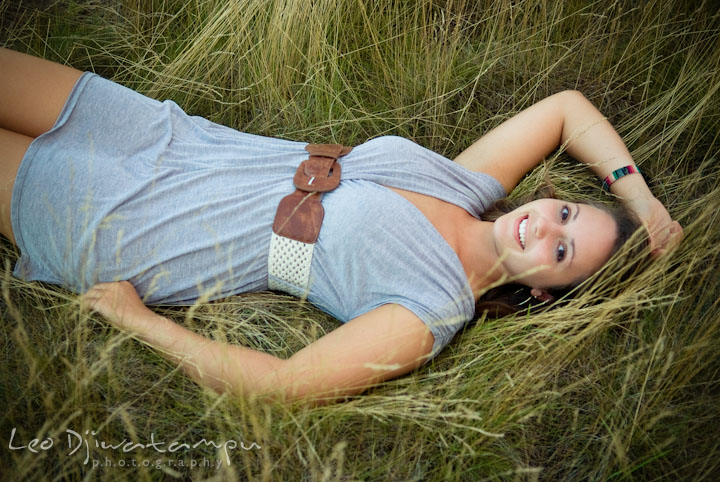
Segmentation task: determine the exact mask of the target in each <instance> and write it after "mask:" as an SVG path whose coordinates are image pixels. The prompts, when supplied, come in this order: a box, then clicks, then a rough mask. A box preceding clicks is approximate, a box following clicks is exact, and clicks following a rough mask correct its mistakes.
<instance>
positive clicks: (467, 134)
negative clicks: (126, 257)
mask: <svg viewBox="0 0 720 482" xmlns="http://www.w3.org/2000/svg"><path fill="white" fill-rule="evenodd" d="M45 3H48V4H50V5H49V6H48V7H44V4H45ZM18 4H19V6H18ZM0 19H1V20H0V44H1V45H4V46H9V47H11V48H14V49H17V50H20V51H24V52H28V53H32V54H35V55H39V56H42V57H45V58H49V59H52V60H56V61H60V62H66V63H69V64H71V65H73V66H74V67H76V68H79V69H87V70H93V71H95V72H97V73H99V74H101V75H103V76H105V77H108V78H111V79H112V80H115V81H117V82H119V83H121V84H123V85H127V86H129V87H131V88H134V89H136V90H138V91H140V92H142V93H144V94H146V95H149V96H152V97H154V98H158V99H166V98H170V99H173V100H175V101H176V102H177V103H178V104H180V105H181V106H182V107H183V108H184V109H185V110H186V111H187V112H189V113H191V114H197V115H202V116H205V117H207V118H209V119H211V120H213V121H216V122H220V123H222V124H225V125H229V126H231V127H234V128H237V129H241V130H244V131H248V132H252V133H256V134H263V135H272V136H279V137H284V138H290V139H295V140H306V141H313V142H339V143H343V144H347V145H354V144H359V143H361V142H363V141H365V140H367V139H369V138H371V137H375V136H378V135H383V134H397V135H401V136H405V137H409V138H411V139H413V140H414V141H416V142H418V143H419V144H421V145H424V146H425V147H428V148H430V149H433V150H436V151H437V152H440V153H441V154H444V155H446V156H448V157H450V158H452V157H454V156H455V155H457V154H458V153H459V152H461V151H462V150H463V149H464V148H465V147H467V146H468V145H470V144H471V143H472V142H473V141H474V140H475V139H476V138H478V137H479V136H480V135H482V134H483V132H485V131H487V130H488V129H490V128H492V127H493V126H495V125H497V124H498V123H499V122H501V121H502V120H504V119H506V118H508V117H509V116H511V115H512V114H514V113H516V112H518V111H519V110H521V109H523V108H524V107H527V106H529V105H530V104H532V103H533V102H535V101H537V100H539V99H541V98H543V97H545V96H547V95H549V94H551V93H554V92H557V91H560V90H563V89H568V88H571V89H579V90H581V91H582V92H583V93H584V94H585V95H586V96H587V97H588V98H589V99H590V100H592V101H593V102H594V103H595V104H596V105H597V106H598V107H599V108H600V109H601V110H602V111H603V112H604V113H605V114H606V115H607V116H608V118H609V119H610V120H611V121H612V122H613V123H614V125H615V126H616V127H617V129H618V131H619V132H620V134H621V135H622V136H623V139H625V141H626V143H627V144H628V146H629V148H630V150H631V152H632V153H633V156H634V158H635V160H636V161H637V162H638V164H639V165H640V166H641V168H642V169H643V172H645V173H646V174H647V177H648V178H649V179H650V180H651V188H652V189H653V190H654V192H655V194H656V195H657V196H658V198H659V199H660V200H662V201H663V202H664V203H666V205H667V206H668V207H669V209H670V211H671V213H672V214H673V216H674V217H675V218H677V219H679V220H680V222H681V223H682V224H683V226H684V227H685V233H686V237H685V240H684V242H683V244H682V245H681V246H680V248H679V249H678V250H677V252H676V253H675V254H674V255H673V256H672V257H670V258H667V259H664V260H662V261H660V262H658V263H656V264H655V265H654V266H653V267H652V268H651V269H649V270H647V271H645V272H644V273H643V274H642V275H639V276H636V277H634V278H633V279H631V280H629V281H624V282H618V280H617V277H615V276H613V275H612V273H611V274H601V275H599V276H598V278H597V279H596V280H595V281H594V282H593V289H592V290H591V291H590V292H589V293H587V294H585V295H583V296H581V297H580V298H578V299H576V300H575V301H574V302H572V303H571V304H569V305H568V306H566V307H563V308H561V309H559V310H556V311H553V312H550V313H547V314H543V315H536V316H533V317H526V316H515V317H508V318H504V319H500V320H485V319H483V320H480V321H479V322H478V323H477V324H474V325H472V326H469V327H468V328H467V329H466V330H465V331H464V332H463V333H462V334H460V335H459V336H458V337H456V339H455V341H454V342H453V343H452V344H451V345H450V346H448V347H447V348H446V349H445V350H444V352H443V353H442V354H441V355H440V356H439V357H438V358H437V359H436V360H434V361H433V362H432V363H431V364H429V365H428V366H425V367H423V368H422V369H420V370H418V371H417V372H415V373H413V374H411V375H409V376H406V377H403V378H400V379H397V380H393V381H390V382H388V383H385V384H383V385H382V386H380V387H378V388H376V389H373V390H371V391H370V392H368V393H367V394H365V395H362V396H358V397H355V398H353V399H351V400H349V401H348V402H345V403H342V404H336V405H332V406H327V407H322V408H313V409H307V408H301V407H282V406H274V405H267V404H264V405H263V404H256V403H252V402H248V401H246V400H236V399H230V398H228V397H226V396H217V395H215V394H214V393H211V392H209V391H206V390H203V389H201V388H199V387H198V386H197V385H195V384H194V383H193V382H192V381H190V380H189V379H187V378H186V377H185V376H184V375H182V374H181V373H180V372H179V371H178V370H177V369H175V367H174V366H173V365H172V364H171V363H169V362H166V361H165V360H164V359H163V358H162V357H161V355H160V354H158V353H157V352H155V351H153V350H152V349H150V348H148V347H147V346H145V345H143V344H141V343H138V342H136V341H134V340H132V339H130V338H128V337H127V336H126V335H124V334H121V333H120V332H119V331H117V330H115V329H114V328H112V327H110V326H108V325H107V324H105V323H104V322H103V321H102V320H101V319H100V318H99V317H96V316H92V317H88V316H86V315H82V314H80V313H79V312H78V311H77V309H76V305H74V304H73V303H72V302H73V300H74V295H73V294H71V293H69V292H67V291H64V290H62V289H61V288H58V287H55V286H49V285H42V284H39V283H26V282H23V281H21V280H18V279H15V278H13V277H12V276H11V269H12V266H13V263H14V261H15V259H16V257H17V252H16V251H15V249H14V248H13V247H12V246H11V245H10V244H9V243H6V242H5V243H3V244H2V261H3V264H2V267H3V273H2V274H1V276H0V287H1V290H0V291H1V292H2V300H3V301H2V306H1V311H0V314H1V316H2V330H0V357H1V359H2V370H0V406H2V407H4V410H3V413H2V417H0V441H1V442H2V445H3V447H2V449H0V450H1V452H0V453H1V454H2V459H0V467H2V469H0V470H1V472H2V474H3V479H4V480H81V479H86V478H87V479H90V480H95V479H99V480H117V479H120V480H126V479H127V480H149V479H153V480H166V479H167V480H169V479H173V478H186V479H189V478H192V479H212V480H225V479H229V480H234V479H235V478H241V479H253V480H255V479H260V480H265V479H268V480H297V479H310V480H356V479H361V480H400V479H402V480H408V479H409V480H508V481H511V480H512V481H516V480H523V481H524V480H548V481H555V480H578V481H584V480H612V481H622V480H646V481H658V480H669V481H675V480H693V481H701V480H707V481H712V480H716V478H717V476H718V474H720V442H719V440H720V438H719V437H718V435H719V433H720V430H719V429H718V426H719V423H720V375H718V371H719V370H720V306H719V304H720V301H718V300H719V299H720V288H719V286H720V273H719V271H718V267H719V266H720V263H719V261H720V260H719V259H718V257H719V256H720V219H718V214H717V213H718V212H719V210H720V193H719V192H718V188H717V186H718V183H719V182H720V165H719V163H718V147H720V140H719V138H718V135H719V133H720V129H719V127H720V93H719V92H718V89H719V88H720V14H719V13H718V10H717V8H716V7H713V2H710V1H706V2H678V1H665V2H653V1H650V2H612V3H611V2H600V1H597V2H581V1H577V0H569V1H565V2H548V1H540V0H538V1H519V2H513V3H510V2H475V1H451V0H448V1H435V2H430V1H415V2H412V1H399V0H398V1H390V0H378V1H375V2H363V1H359V0H321V1H316V2H302V1H299V0H298V1H287V2H281V1H264V0H242V1H237V2H225V1H218V0H204V1H201V0H189V1H183V2H181V1H172V0H166V1H159V0H155V1H140V0H134V1H126V2H119V1H97V0H96V1H90V0H88V1H82V2H71V1H59V2H39V1H31V2H17V1H6V0H0ZM0 68H1V66H0ZM546 176H547V177H549V178H550V180H552V181H553V182H554V183H555V184H556V186H557V188H558V191H559V192H560V193H561V194H563V195H565V196H568V197H572V198H579V199H587V198H592V199H598V200H601V201H607V200H608V199H609V197H608V196H606V195H603V194H602V193H601V192H600V189H599V182H598V181H597V180H595V179H593V178H592V176H590V175H589V174H588V173H587V172H586V171H585V170H584V169H583V168H582V167H578V166H577V165H576V163H573V162H571V161H569V160H568V158H567V157H566V156H565V155H564V154H563V153H558V154H557V155H553V156H552V157H551V158H550V159H548V161H547V162H546V163H544V164H543V165H542V166H540V167H539V168H538V169H536V170H535V171H534V172H533V173H531V174H530V175H529V176H528V177H526V178H525V180H524V181H523V182H522V184H521V185H520V186H519V188H518V190H517V191H518V192H519V193H522V192H527V191H529V190H532V189H533V188H534V187H535V186H537V185H538V183H539V182H541V181H542V180H543V179H544V178H545V177H546ZM610 271H611V272H612V270H610ZM598 299H600V300H603V301H602V302H601V303H594V302H593V301H595V300H598ZM158 311H159V312H161V313H164V314H166V315H168V316H170V317H172V318H173V319H175V320H177V321H179V322H181V323H186V324H187V325H188V326H190V327H192V328H193V329H195V330H197V331H198V332H201V333H204V334H206V335H208V336H212V337H216V338H220V339H225V340H228V341H230V342H233V343H239V344H242V345H246V346H251V347H255V348H258V349H262V350H265V351H269V352H272V353H275V354H277V355H280V356H287V355H288V354H290V353H293V352H294V351H296V350H297V349H299V348H300V347H302V346H304V345H306V344H307V343H310V342H311V341H312V340H314V339H316V338H317V337H319V336H321V335H322V334H323V333H326V332H327V331H329V330H332V329H333V327H334V326H336V322H335V321H334V320H332V319H330V318H329V317H328V316H326V315H324V314H322V313H321V312H319V311H318V310H316V309H314V308H312V307H311V306H308V305H306V304H302V303H300V302H297V301H295V300H293V299H292V298H290V297H284V296H279V295H272V294H268V293H260V294H253V295H242V296H237V297H234V298H232V299H229V300H227V301H225V302H220V303H213V304H205V305H201V306H196V307H193V308H191V309H185V308H174V309H164V308H162V309H161V308H158ZM239 369H242V367H239ZM14 427H15V428H17V432H16V435H15V445H18V444H20V443H22V444H24V445H27V443H28V442H29V441H30V440H31V439H32V438H39V439H41V440H42V439H45V438H46V437H52V438H53V439H54V440H55V445H54V446H53V447H52V448H50V449H48V450H46V451H42V450H41V451H40V453H31V452H30V451H29V450H27V449H25V450H10V449H9V447H8V442H9V438H10V433H11V430H12V429H13V428H14ZM66 429H71V430H74V431H75V432H78V433H81V434H83V433H84V432H85V431H86V430H89V431H95V432H97V434H98V435H97V436H96V437H95V438H88V441H89V443H90V445H89V450H90V461H89V463H88V464H87V465H85V464H83V460H84V458H85V454H84V451H83V450H79V451H78V452H77V453H75V454H73V455H68V452H69V450H68V448H67V437H66ZM151 434H153V437H154V439H155V440H156V441H163V442H165V444H166V445H164V446H162V447H167V444H169V443H170V442H171V441H178V442H185V443H189V444H194V443H196V442H198V441H200V440H201V439H203V438H205V439H206V440H212V441H216V442H218V443H221V442H224V441H227V440H235V441H237V442H238V443H239V442H240V441H243V442H244V443H245V446H246V447H247V446H249V445H250V444H251V443H252V442H255V443H256V444H259V445H260V446H261V448H260V449H256V448H253V449H251V450H242V449H240V448H238V449H236V450H231V453H230V455H231V461H232V464H231V465H228V464H226V463H223V466H222V467H221V468H220V469H217V470H216V468H215V466H214V465H213V467H196V468H193V469H190V468H184V467H177V466H175V467H168V465H169V464H170V463H171V462H175V463H178V461H181V460H182V461H185V462H186V463H190V461H191V460H196V461H197V462H198V463H201V462H202V459H203V458H205V459H207V460H208V461H212V462H213V464H214V463H215V461H217V460H221V461H222V460H224V453H223V452H222V450H216V449H213V448H203V447H202V446H200V447H197V448H193V449H190V450H187V451H183V450H180V451H178V452H176V453H159V452H157V451H156V450H153V449H152V448H151V447H150V448H146V449H138V450H134V451H132V452H129V453H123V452H122V451H121V450H103V449H101V448H96V447H95V446H94V440H95V439H97V440H98V441H105V442H106V443H111V444H117V443H120V442H121V441H122V440H123V439H128V440H134V441H135V442H139V443H144V444H146V443H149V442H150V437H151ZM106 458H107V459H108V460H110V461H111V462H113V463H115V464H118V463H119V462H120V461H121V460H122V461H125V462H126V463H131V461H132V460H137V461H139V462H140V463H142V461H144V460H149V461H155V460H156V459H162V460H164V461H165V462H166V463H165V464H164V467H163V468H161V469H157V468H154V467H117V466H115V467H96V468H93V466H92V460H93V459H95V460H98V461H100V462H103V463H104V462H105V460H106Z"/></svg>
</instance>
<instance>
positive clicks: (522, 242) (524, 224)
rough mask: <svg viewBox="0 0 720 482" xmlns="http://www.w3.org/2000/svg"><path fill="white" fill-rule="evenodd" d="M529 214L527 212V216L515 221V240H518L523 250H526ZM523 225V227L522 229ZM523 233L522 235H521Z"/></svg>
mask: <svg viewBox="0 0 720 482" xmlns="http://www.w3.org/2000/svg"><path fill="white" fill-rule="evenodd" d="M528 218H529V216H528V215H527V214H526V215H525V216H523V217H521V218H518V220H517V221H515V233H514V235H515V241H516V242H517V244H518V246H520V249H521V250H525V246H524V245H525V239H524V238H525V233H526V232H527V224H528V223H527V220H528ZM521 226H522V228H523V229H521ZM521 233H522V235H521Z"/></svg>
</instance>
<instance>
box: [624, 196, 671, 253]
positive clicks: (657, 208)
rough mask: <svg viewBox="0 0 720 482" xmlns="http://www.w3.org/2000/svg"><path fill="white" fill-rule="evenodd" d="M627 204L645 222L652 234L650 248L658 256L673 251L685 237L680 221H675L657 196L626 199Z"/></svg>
mask: <svg viewBox="0 0 720 482" xmlns="http://www.w3.org/2000/svg"><path fill="white" fill-rule="evenodd" d="M625 205H626V206H627V208H628V209H630V210H631V211H632V212H633V213H634V214H635V215H636V216H637V217H638V219H639V220H640V221H641V222H642V223H643V225H644V226H645V228H646V229H647V230H648V233H649V235H650V250H651V253H652V255H653V257H655V258H657V257H660V256H663V255H664V254H666V253H668V252H670V251H672V250H673V249H675V247H676V246H677V245H678V244H679V243H680V240H681V239H682V237H683V229H682V226H680V223H678V222H677V221H673V219H672V217H671V216H670V213H669V212H668V211H667V209H666V208H665V206H663V204H662V203H661V202H660V201H658V199H657V198H655V197H652V196H651V197H641V198H636V199H630V200H626V201H625Z"/></svg>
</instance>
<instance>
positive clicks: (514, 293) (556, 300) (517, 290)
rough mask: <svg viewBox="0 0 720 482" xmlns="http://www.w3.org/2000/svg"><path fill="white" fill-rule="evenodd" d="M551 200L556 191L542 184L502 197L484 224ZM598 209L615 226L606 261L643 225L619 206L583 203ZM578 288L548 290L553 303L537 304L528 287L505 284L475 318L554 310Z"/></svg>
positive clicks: (639, 247)
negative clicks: (515, 196) (610, 248)
mask: <svg viewBox="0 0 720 482" xmlns="http://www.w3.org/2000/svg"><path fill="white" fill-rule="evenodd" d="M545 198H552V199H556V198H557V197H556V195H555V189H554V188H553V187H552V185H550V184H544V185H542V186H541V187H540V188H539V189H538V190H536V191H535V192H534V193H532V194H529V195H526V196H522V197H518V198H513V199H510V198H504V199H501V200H499V201H497V202H496V203H495V204H494V205H493V206H491V207H490V209H488V210H487V211H486V212H485V213H483V215H482V219H483V220H485V221H495V220H496V219H498V218H499V217H500V216H502V215H504V214H507V213H509V212H511V211H513V210H515V209H517V208H518V207H520V206H522V205H523V204H527V203H529V202H531V201H535V200H537V199H545ZM583 204H587V205H590V206H593V207H596V208H598V209H602V210H603V211H605V212H607V213H608V214H610V216H612V218H613V219H614V220H615V224H616V239H615V243H614V244H613V247H612V250H611V252H610V257H609V259H612V258H613V256H615V255H616V254H617V253H618V251H620V248H622V247H623V246H624V245H625V243H626V242H627V241H628V240H629V239H630V237H631V236H632V235H633V234H634V233H635V232H636V231H637V230H638V229H639V228H640V227H641V226H642V224H641V223H640V222H639V221H638V220H637V218H636V217H635V216H634V215H633V214H632V213H630V212H629V211H628V210H627V209H625V208H624V207H622V206H619V205H614V206H608V205H606V204H602V203H596V202H587V201H583ZM647 244H648V243H647V239H644V240H643V241H641V242H640V243H634V244H633V253H632V254H631V256H633V257H639V256H640V255H641V253H642V252H643V251H646V249H645V248H646V247H647ZM577 288H578V287H577V285H572V286H564V287H562V288H555V289H550V290H547V291H548V292H549V293H550V295H551V296H552V298H553V300H552V301H539V300H537V299H536V298H535V297H533V296H532V295H531V294H530V287H528V286H525V285H522V284H519V283H508V284H504V285H502V286H498V287H496V288H492V289H490V290H488V291H487V292H486V293H485V294H483V296H482V297H481V298H480V299H479V300H478V301H477V303H476V304H475V316H476V317H478V316H480V315H481V314H482V313H483V312H485V313H487V316H488V317H491V318H500V317H503V316H506V315H510V314H512V313H516V312H518V311H526V312H530V313H538V312H541V311H547V310H549V309H552V308H556V307H558V306H561V305H563V304H565V303H567V302H568V301H569V300H570V298H571V296H572V295H575V294H578V289H577Z"/></svg>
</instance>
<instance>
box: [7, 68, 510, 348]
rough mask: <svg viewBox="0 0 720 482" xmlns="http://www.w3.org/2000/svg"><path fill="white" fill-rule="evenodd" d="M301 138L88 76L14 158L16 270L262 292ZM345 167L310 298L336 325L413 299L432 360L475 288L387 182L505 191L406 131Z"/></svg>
mask: <svg viewBox="0 0 720 482" xmlns="http://www.w3.org/2000/svg"><path fill="white" fill-rule="evenodd" d="M305 145H306V143H304V142H294V141H287V140H282V139H275V138H268V137H262V136H256V135H252V134H246V133H242V132H238V131H236V130H234V129H230V128H227V127H223V126H220V125H218V124H214V123H212V122H210V121H208V120H206V119H203V118H201V117H195V116H188V115H187V114H185V113H184V112H183V111H182V110H181V109H180V108H179V107H178V106H177V104H175V103H174V102H172V101H165V102H158V101H156V100H153V99H150V98H148V97H145V96H143V95H141V94H138V93H136V92H134V91H132V90H130V89H127V88H125V87H122V86H120V85H118V84H115V83H113V82H111V81H108V80H106V79H103V78H101V77H99V76H97V75H94V74H90V73H86V74H84V75H83V76H82V77H81V78H80V80H78V83H77V85H76V86H75V88H74V89H73V91H72V93H71V95H70V97H69V99H68V101H67V103H66V105H65V107H64V109H63V111H62V113H61V114H60V116H59V118H58V120H57V122H56V124H55V126H54V127H53V129H52V130H50V131H49V132H47V133H45V134H43V135H41V136H40V137H38V138H37V139H35V140H34V141H33V143H32V144H31V145H30V147H29V149H28V151H27V153H26V155H25V158H24V159H23V161H22V163H21V165H20V169H19V171H18V175H17V178H16V182H15V188H14V191H13V198H12V206H11V215H12V226H13V231H14V234H15V237H16V240H17V243H18V246H19V248H20V251H21V256H20V259H19V260H18V262H17V264H16V266H15V270H14V274H15V276H17V277H19V278H22V279H25V280H40V281H44V282H48V283H56V284H62V285H64V286H66V287H68V288H70V289H73V290H74V291H76V292H83V291H85V290H87V289H88V288H89V287H91V286H92V285H93V284H95V283H96V282H101V281H117V280H129V281H130V282H131V283H132V284H133V285H134V286H135V288H136V289H137V291H138V293H139V294H140V296H141V297H143V299H144V300H145V302H146V303H148V304H192V303H194V302H195V301H196V300H198V298H200V297H201V296H202V297H204V299H217V298H222V297H225V296H228V295H232V294H236V293H241V292H250V291H261V290H266V289H267V288H268V274H267V255H268V248H269V242H270V233H271V226H272V221H273V218H274V215H275V210H276V208H277V205H278V202H279V201H280V199H281V198H282V197H283V196H285V195H286V194H289V193H290V192H292V191H293V189H294V187H293V185H292V177H293V174H294V173H295V170H296V169H297V166H298V165H299V164H300V162H301V161H302V160H304V159H306V158H307V152H306V151H305V150H304V147H305ZM340 162H341V164H342V182H341V184H340V186H339V187H338V188H337V189H336V190H334V191H332V192H330V193H327V194H326V195H325V196H324V198H323V201H322V203H323V206H324V208H325V219H324V221H323V226H322V230H321V232H320V236H319V238H318V241H317V244H316V247H315V252H314V255H313V260H312V265H311V273H310V290H309V292H307V299H308V300H309V301H310V302H312V303H313V304H315V305H316V306H318V307H319V308H320V309H322V310H324V311H326V312H327V313H330V314H331V315H333V316H334V317H336V318H337V319H338V320H340V321H342V322H346V321H349V320H351V319H353V318H355V317H357V316H359V315H361V314H363V313H366V312H368V311H370V310H372V309H373V308H376V307H379V306H381V305H383V304H387V303H397V304H400V305H402V306H405V307H406V308H408V309H409V310H411V311H412V312H414V313H415V314H416V315H417V316H418V317H419V318H420V319H422V320H423V322H424V323H426V324H427V325H428V326H429V327H430V330H431V331H432V333H433V335H434V336H435V344H434V347H433V348H434V352H433V355H435V354H437V352H438V351H439V350H440V349H441V348H442V347H443V346H444V345H446V344H447V343H448V342H449V341H450V339H451V338H452V337H453V335H454V334H455V333H456V332H457V331H458V330H459V329H460V328H461V327H462V326H463V324H464V323H465V322H466V321H467V320H469V319H471V318H472V316H473V311H474V302H473V296H472V292H471V291H470V287H469V284H468V280H467V277H466V276H465V273H464V270H463V267H462V265H461V263H460V260H459V259H458V258H457V255H456V254H455V252H454V251H453V250H452V249H451V248H450V246H449V245H448V244H447V243H446V242H445V240H444V239H443V238H442V236H441V235H440V234H439V233H438V232H437V231H436V230H435V228H434V227H433V225H432V224H431V223H430V222H429V221H428V220H427V218H425V216H424V215H423V214H422V213H421V212H420V211H419V210H418V209H417V208H416V207H415V206H414V205H413V204H412V203H410V202H409V201H407V200H406V199H405V198H404V197H402V196H400V195H398V194H397V193H395V192H393V191H392V190H390V189H387V187H386V186H390V187H397V188H401V189H406V190H409V191H414V192H418V193H422V194H427V195H430V196H434V197H436V198H438V199H442V200H444V201H447V202H450V203H452V204H455V205H457V206H460V207H462V208H463V209H465V210H467V211H468V212H469V213H470V214H472V215H473V216H475V217H479V216H480V214H481V213H482V212H483V211H484V210H485V209H487V208H488V207H489V206H490V205H491V204H492V203H493V202H494V201H495V200H497V199H499V198H501V197H503V196H504V195H505V192H504V190H503V188H502V186H501V185H500V184H499V183H498V182H497V181H496V180H495V179H493V178H492V177H490V176H487V175H484V174H481V173H475V172H471V171H469V170H467V169H465V168H463V167H462V166H460V165H458V164H455V163H454V162H452V161H450V160H448V159H446V158H445V157H443V156H441V155H439V154H437V153H434V152H432V151H429V150H427V149H424V148H422V147H420V146H418V145H417V144H415V143H413V142H411V141H409V140H407V139H404V138H400V137H393V136H385V137H379V138H376V139H372V140H370V141H368V142H365V143H364V144H361V145H359V146H356V147H355V148H354V149H353V151H352V152H351V153H350V154H349V155H347V156H345V157H343V158H342V159H341V161H340ZM289 288H290V287H289ZM288 291H292V290H291V289H289V290H288Z"/></svg>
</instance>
